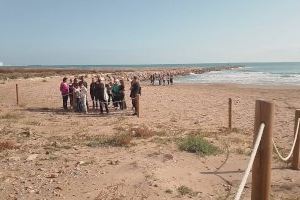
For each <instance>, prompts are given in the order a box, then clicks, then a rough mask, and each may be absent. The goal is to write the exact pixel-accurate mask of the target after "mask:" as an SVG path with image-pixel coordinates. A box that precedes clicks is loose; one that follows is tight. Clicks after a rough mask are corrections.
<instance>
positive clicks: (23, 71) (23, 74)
mask: <svg viewBox="0 0 300 200" xmlns="http://www.w3.org/2000/svg"><path fill="white" fill-rule="evenodd" d="M239 67H241V66H238V65H237V66H221V67H207V68H205V67H202V68H201V67H194V68H193V67H180V68H175V67H174V68H172V67H170V68H167V69H165V68H136V69H126V68H124V69H108V68H99V69H82V68H81V69H80V68H78V69H77V68H76V69H75V68H73V69H72V68H66V69H64V68H55V67H53V68H27V67H17V68H14V67H0V80H9V79H17V78H25V79H27V78H33V77H42V78H45V77H51V76H59V75H60V76H64V75H69V76H70V75H73V76H75V75H87V74H89V75H94V76H95V75H99V74H101V75H102V76H105V77H107V78H109V77H111V76H118V77H124V78H126V79H129V78H132V77H133V76H134V75H137V76H138V77H139V78H140V80H141V81H144V80H148V79H149V77H150V75H151V74H154V73H156V74H163V73H172V74H173V75H174V76H186V75H189V74H191V73H194V74H202V73H206V72H211V71H221V70H233V69H237V68H239Z"/></svg>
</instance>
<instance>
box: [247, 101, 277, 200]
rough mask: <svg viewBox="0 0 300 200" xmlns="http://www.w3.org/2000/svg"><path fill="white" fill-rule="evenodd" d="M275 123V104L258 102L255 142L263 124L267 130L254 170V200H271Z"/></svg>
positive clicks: (252, 192) (252, 195) (252, 197)
mask: <svg viewBox="0 0 300 200" xmlns="http://www.w3.org/2000/svg"><path fill="white" fill-rule="evenodd" d="M273 122H274V104H273V103H270V102H266V101H261V100H257V101H256V104H255V122H254V142H255V140H256V137H257V134H258V130H259V127H260V125H261V123H264V124H265V128H264V132H263V135H262V139H261V142H260V145H259V148H258V151H257V154H256V157H255V160H254V164H253V168H252V191H251V199H252V200H269V199H270V189H271V164H272V151H273V146H272V145H273V144H272V134H273Z"/></svg>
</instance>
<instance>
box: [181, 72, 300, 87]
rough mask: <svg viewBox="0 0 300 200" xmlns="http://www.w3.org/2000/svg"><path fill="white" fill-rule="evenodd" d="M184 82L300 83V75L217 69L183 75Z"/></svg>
mask: <svg viewBox="0 0 300 200" xmlns="http://www.w3.org/2000/svg"><path fill="white" fill-rule="evenodd" d="M178 81H179V82H182V83H237V84H258V85H282V84H292V85H300V75H295V74H273V73H270V72H249V71H247V72H245V71H217V72H209V73H204V74H193V75H191V76H185V77H181V78H179V80H178Z"/></svg>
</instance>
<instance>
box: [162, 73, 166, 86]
mask: <svg viewBox="0 0 300 200" xmlns="http://www.w3.org/2000/svg"><path fill="white" fill-rule="evenodd" d="M162 79H163V85H166V75H165V74H163V75H162Z"/></svg>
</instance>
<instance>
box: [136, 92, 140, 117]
mask: <svg viewBox="0 0 300 200" xmlns="http://www.w3.org/2000/svg"><path fill="white" fill-rule="evenodd" d="M136 113H137V117H140V95H139V94H138V95H137V96H136Z"/></svg>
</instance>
